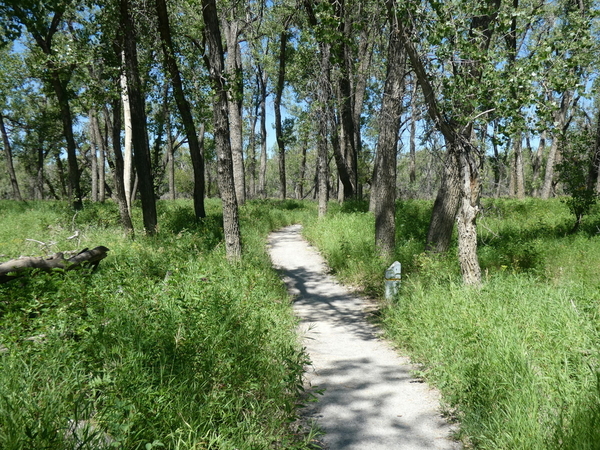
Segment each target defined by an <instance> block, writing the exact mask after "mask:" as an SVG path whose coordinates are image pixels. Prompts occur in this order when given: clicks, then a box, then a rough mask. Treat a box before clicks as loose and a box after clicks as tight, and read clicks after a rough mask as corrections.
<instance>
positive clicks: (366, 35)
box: [352, 27, 375, 197]
mask: <svg viewBox="0 0 600 450" xmlns="http://www.w3.org/2000/svg"><path fill="white" fill-rule="evenodd" d="M374 45H375V39H374V38H373V37H372V35H371V34H370V30H369V29H367V27H365V28H364V29H362V30H361V39H360V41H359V50H358V61H360V62H359V65H358V70H357V73H356V75H355V84H354V105H353V108H352V111H353V113H354V116H353V120H354V133H355V138H354V143H355V146H356V159H357V168H356V174H357V186H356V189H357V191H358V192H357V193H356V195H357V196H359V197H362V185H361V183H360V180H359V179H358V172H359V170H358V160H359V159H360V157H361V155H362V135H361V131H360V130H361V116H362V110H363V106H364V98H365V93H366V90H367V83H368V81H369V75H370V73H371V72H370V67H371V61H372V55H373V46H374Z"/></svg>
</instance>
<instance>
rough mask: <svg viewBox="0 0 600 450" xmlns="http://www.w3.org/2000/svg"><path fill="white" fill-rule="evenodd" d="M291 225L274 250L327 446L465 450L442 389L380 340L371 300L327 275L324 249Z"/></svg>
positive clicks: (274, 237)
mask: <svg viewBox="0 0 600 450" xmlns="http://www.w3.org/2000/svg"><path fill="white" fill-rule="evenodd" d="M300 230H301V226H300V225H293V226H290V227H286V228H283V229H281V230H279V231H276V232H274V233H272V234H271V236H270V238H269V252H270V255H271V259H272V261H273V264H274V266H275V267H276V268H278V269H279V270H281V271H282V272H283V275H284V278H285V281H286V283H287V285H288V287H289V289H290V291H291V293H292V294H293V295H294V296H295V301H294V310H295V311H296V314H297V315H298V316H299V318H300V319H301V330H300V332H301V334H302V336H303V338H304V345H305V346H306V349H307V351H308V353H309V355H310V358H311V361H312V366H311V367H310V368H309V369H308V374H307V382H308V383H309V384H310V386H311V388H313V389H324V394H323V395H322V396H319V398H318V401H317V402H316V403H314V404H311V405H310V406H309V407H308V408H309V410H308V411H307V413H308V415H309V416H310V417H312V418H314V419H316V421H317V423H318V424H319V426H320V427H321V428H322V429H323V431H324V432H325V437H324V439H323V441H324V443H325V447H326V448H327V449H328V450H342V449H343V450H419V449H440V450H441V449H459V448H460V445H459V444H458V443H456V442H454V441H452V440H451V439H450V434H451V432H452V429H451V427H450V425H449V424H448V423H446V421H445V420H444V419H443V417H442V416H441V413H440V410H439V400H438V395H437V393H436V392H435V391H434V390H432V389H431V388H429V387H428V386H427V385H426V384H424V383H421V382H420V381H419V380H416V379H414V378H413V377H412V376H411V370H412V368H413V367H412V366H411V365H410V363H409V361H408V359H407V358H403V357H400V356H398V355H397V354H396V352H395V351H394V350H392V348H391V347H390V346H389V345H388V344H387V343H386V342H384V341H382V340H381V339H380V338H379V331H378V330H377V328H376V327H374V326H373V325H371V324H369V323H368V322H367V320H366V316H365V313H364V310H365V307H366V306H367V303H366V301H365V300H363V299H361V298H359V297H357V296H356V295H353V294H352V293H350V292H348V290H346V289H345V288H344V287H343V286H341V285H340V284H338V283H337V282H336V281H335V280H334V279H333V278H332V277H330V276H328V275H327V273H326V272H327V270H326V266H325V263H324V261H323V259H322V258H321V256H320V255H319V254H318V252H317V251H316V250H315V249H314V248H311V247H310V246H309V244H308V243H307V242H306V241H305V240H304V239H303V238H302V237H301V235H300Z"/></svg>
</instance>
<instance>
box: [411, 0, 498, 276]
mask: <svg viewBox="0 0 600 450" xmlns="http://www.w3.org/2000/svg"><path fill="white" fill-rule="evenodd" d="M473 6H474V7H475V10H474V11H473V12H472V15H471V16H470V18H469V19H468V20H467V21H466V24H468V25H467V26H466V27H465V28H464V29H463V28H462V26H464V25H465V23H464V22H463V20H464V19H462V18H460V17H458V18H454V17H453V16H452V14H454V13H456V12H457V11H453V10H451V9H450V8H448V9H445V8H443V7H442V5H441V4H437V3H436V4H433V5H432V8H433V11H435V13H436V14H437V15H438V19H439V20H440V21H443V26H447V25H454V26H456V28H455V29H453V30H452V27H450V28H451V29H450V30H448V31H450V32H451V33H453V34H454V36H455V39H454V40H453V42H452V43H453V45H454V48H453V49H452V50H453V55H455V56H453V59H452V60H451V61H449V64H450V65H451V71H448V72H447V73H448V75H449V76H450V77H451V78H450V79H449V82H447V83H445V85H444V88H443V89H442V93H441V95H439V94H438V93H437V92H436V89H435V87H434V86H433V84H432V82H431V80H432V79H433V76H432V74H431V73H428V70H427V68H428V67H431V63H430V61H424V59H423V56H422V54H421V53H420V52H419V51H418V50H417V48H416V46H415V33H417V30H419V29H421V28H422V27H423V25H424V24H419V23H417V22H416V21H415V16H416V13H415V11H413V10H408V9H407V10H405V17H404V20H405V22H401V25H400V30H401V36H402V42H403V45H404V48H405V51H406V53H407V55H408V57H409V59H410V62H411V66H412V68H413V70H414V71H415V74H416V77H417V80H418V83H419V85H420V87H421V90H422V92H423V96H424V98H425V102H426V104H427V108H428V113H429V116H430V118H431V120H432V121H433V123H434V124H435V126H436V128H437V129H438V130H439V131H440V132H441V133H442V134H443V136H444V138H445V140H446V144H447V146H448V155H449V162H450V165H451V166H455V167H456V171H454V170H449V171H448V172H447V174H446V175H447V176H450V177H452V176H457V180H458V185H459V186H460V197H459V205H458V215H457V224H458V252H459V261H460V265H461V271H462V275H463V280H464V282H465V283H466V284H471V285H477V284H479V283H480V282H481V268H480V266H479V262H478V259H477V228H476V219H477V215H478V212H479V196H480V193H481V178H480V171H481V168H482V163H483V153H482V152H481V150H480V149H478V148H477V147H476V146H475V145H474V144H473V143H472V135H473V131H474V121H475V118H477V117H480V116H481V115H482V114H484V111H481V110H480V107H481V106H482V105H481V103H478V101H477V99H478V98H482V99H483V98H485V97H484V96H483V94H482V93H481V92H479V89H480V88H481V81H482V77H483V74H484V69H485V68H486V66H485V62H486V61H487V60H486V55H487V53H488V51H489V48H490V44H491V40H492V36H493V34H494V30H495V27H496V21H497V18H498V12H499V8H500V0H487V1H485V2H483V3H480V4H478V5H473ZM434 38H439V37H438V36H435V37H434ZM460 91H462V92H461V95H459V92H460ZM442 108H443V109H442ZM447 182H448V183H450V185H451V186H452V185H453V183H454V182H455V181H454V180H452V179H450V180H447ZM448 193H451V191H448ZM453 201H455V200H453V199H450V198H446V199H442V201H441V202H439V203H437V202H436V203H437V206H438V207H439V208H440V210H439V211H441V212H436V211H435V210H434V214H433V216H434V217H435V216H436V215H438V216H442V215H444V214H447V213H446V211H451V210H452V209H453V208H452V207H448V204H446V205H444V203H449V204H452V202H453ZM434 206H436V205H434Z"/></svg>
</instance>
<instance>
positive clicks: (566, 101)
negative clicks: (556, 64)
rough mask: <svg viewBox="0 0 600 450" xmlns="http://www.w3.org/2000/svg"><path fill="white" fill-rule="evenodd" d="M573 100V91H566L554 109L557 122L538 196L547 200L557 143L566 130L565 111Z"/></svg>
mask: <svg viewBox="0 0 600 450" xmlns="http://www.w3.org/2000/svg"><path fill="white" fill-rule="evenodd" d="M572 100H573V93H572V92H571V91H566V92H565V93H563V95H562V99H561V102H560V109H559V110H558V111H556V113H555V115H554V120H555V122H556V123H557V124H558V125H557V129H558V130H557V131H555V132H554V134H553V136H552V144H551V145H550V151H549V153H548V159H547V160H546V173H545V174H544V185H543V186H542V192H541V194H540V197H541V198H542V199H544V200H547V199H549V198H550V196H551V195H552V187H553V185H554V166H555V164H556V162H557V160H558V158H559V150H558V143H559V141H560V138H561V136H562V135H563V134H564V132H565V131H566V120H567V112H568V110H569V108H570V107H571V102H572Z"/></svg>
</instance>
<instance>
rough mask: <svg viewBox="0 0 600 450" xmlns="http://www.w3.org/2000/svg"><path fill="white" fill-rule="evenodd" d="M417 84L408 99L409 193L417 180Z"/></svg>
mask: <svg viewBox="0 0 600 450" xmlns="http://www.w3.org/2000/svg"><path fill="white" fill-rule="evenodd" d="M417 86H418V84H417V82H416V80H415V83H414V87H413V90H412V95H411V97H410V148H409V162H408V181H409V183H410V187H411V191H412V190H413V188H414V185H415V182H416V180H417V173H416V171H417V142H416V141H417V120H419V112H418V110H417Z"/></svg>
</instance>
